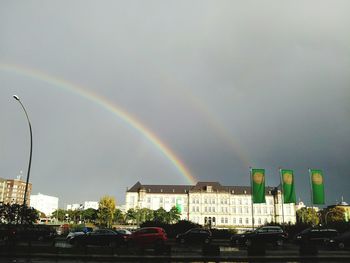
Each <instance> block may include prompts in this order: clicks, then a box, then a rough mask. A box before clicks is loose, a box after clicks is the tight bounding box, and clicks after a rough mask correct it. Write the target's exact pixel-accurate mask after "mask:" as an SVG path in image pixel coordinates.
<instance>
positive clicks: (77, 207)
mask: <svg viewBox="0 0 350 263" xmlns="http://www.w3.org/2000/svg"><path fill="white" fill-rule="evenodd" d="M89 208H92V209H96V210H97V209H98V202H97V201H85V202H84V204H69V205H67V210H72V211H74V210H86V209H89Z"/></svg>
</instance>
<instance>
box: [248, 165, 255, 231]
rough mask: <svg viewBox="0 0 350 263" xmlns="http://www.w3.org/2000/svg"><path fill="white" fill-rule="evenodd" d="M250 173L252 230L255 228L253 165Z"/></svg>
mask: <svg viewBox="0 0 350 263" xmlns="http://www.w3.org/2000/svg"><path fill="white" fill-rule="evenodd" d="M249 173H250V196H251V199H252V230H254V202H253V180H252V167H249Z"/></svg>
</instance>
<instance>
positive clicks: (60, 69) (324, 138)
mask: <svg viewBox="0 0 350 263" xmlns="http://www.w3.org/2000/svg"><path fill="white" fill-rule="evenodd" d="M349 10H350V3H349V2H348V1H173V2H167V1H1V3H0V37H1V41H0V100H1V101H0V112H1V114H0V123H1V126H0V127H1V128H0V134H1V137H0V176H1V177H4V178H15V177H16V176H17V175H18V174H19V172H20V171H21V170H23V173H24V174H26V171H27V162H28V154H29V134H28V126H27V123H26V120H25V116H24V114H23V112H22V110H21V108H20V106H19V105H18V103H16V101H14V100H13V99H12V95H13V94H18V95H19V96H20V97H21V99H22V101H23V103H24V104H25V106H26V108H27V110H28V113H29V116H30V119H31V122H32V126H33V135H34V150H33V162H32V171H31V182H32V183H33V193H38V192H40V193H43V194H48V195H53V196H57V197H59V198H60V206H61V207H63V206H64V205H65V204H67V203H76V202H82V201H84V200H98V199H99V198H100V197H101V196H103V195H105V194H109V195H113V196H115V197H116V199H117V203H118V204H123V203H124V197H125V189H126V187H131V186H132V185H133V184H134V183H136V182H137V181H141V182H142V183H145V184H187V183H188V181H187V180H186V178H185V177H184V176H183V175H182V174H181V173H179V171H178V170H177V169H176V167H175V166H174V165H173V164H172V163H171V161H170V160H169V158H167V156H165V155H164V154H163V153H162V152H160V151H159V149H158V148H157V147H156V146H155V145H154V144H152V143H151V142H150V141H149V140H148V139H147V138H146V137H144V136H143V135H142V134H141V133H140V132H138V131H137V130H135V129H134V128H132V127H131V126H130V125H127V124H126V123H125V122H124V121H123V120H122V119H121V118H120V117H118V116H117V115H115V114H112V113H111V112H110V111H108V110H106V109H105V108H104V107H102V106H101V105H99V104H97V103H94V102H93V101H91V100H88V99H86V98H84V97H83V96H81V95H79V94H76V93H74V92H72V90H67V89H65V88H64V87H63V85H61V86H60V85H54V83H50V82H48V81H44V80H43V79H42V77H41V79H40V77H39V76H40V74H42V75H43V74H46V76H51V78H52V79H56V80H57V79H59V80H61V83H63V82H69V83H72V85H75V86H79V87H81V88H82V89H84V90H85V91H87V92H93V93H94V94H97V95H98V96H100V97H101V98H106V99H108V100H109V101H110V102H111V103H113V104H114V105H115V106H117V107H119V108H121V109H122V110H123V111H125V112H126V113H127V114H130V116H133V118H135V119H137V120H138V121H140V122H141V123H142V124H143V125H144V126H145V127H146V128H147V129H149V130H150V131H152V132H153V133H154V134H155V135H156V136H157V138H158V139H159V140H161V141H162V142H163V143H164V144H165V145H166V146H167V147H168V148H169V149H171V150H172V151H173V152H174V153H175V154H176V156H177V157H178V158H179V159H180V160H182V162H183V163H184V164H185V165H186V167H187V168H188V169H189V171H190V172H191V174H192V175H193V176H194V177H195V178H196V179H197V180H198V181H219V182H221V183H222V184H224V185H248V184H249V169H248V167H249V166H252V167H256V168H265V169H266V177H267V178H266V180H267V184H268V185H276V184H278V182H279V177H278V168H279V167H284V168H289V169H294V171H295V176H296V189H297V197H300V198H301V200H303V201H305V202H306V203H308V202H309V201H310V190H309V188H308V186H309V179H308V174H307V169H308V168H309V167H311V168H319V169H322V170H323V171H324V174H325V182H326V199H327V203H328V204H332V203H334V202H336V200H338V201H339V200H340V198H341V196H344V199H345V201H350V191H349V187H350V177H349V176H350V174H349V171H350V163H349V156H350V137H349V135H350V120H349V117H350V34H349V32H350V16H349V15H348V11H349ZM25 72H27V74H25ZM28 72H31V73H32V75H33V76H30V74H28ZM39 72H41V73H40V74H39ZM35 74H37V75H36V76H34V75H35ZM42 75H41V76H42Z"/></svg>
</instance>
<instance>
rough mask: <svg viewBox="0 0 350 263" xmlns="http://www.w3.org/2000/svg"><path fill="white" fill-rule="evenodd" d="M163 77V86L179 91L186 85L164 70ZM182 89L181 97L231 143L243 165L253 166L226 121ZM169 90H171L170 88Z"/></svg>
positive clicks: (228, 143)
mask: <svg viewBox="0 0 350 263" xmlns="http://www.w3.org/2000/svg"><path fill="white" fill-rule="evenodd" d="M161 77H162V79H163V81H164V82H165V85H163V88H168V89H169V87H171V86H174V89H173V90H177V91H178V90H179V88H178V87H181V86H184V85H183V84H182V83H180V82H179V81H177V80H176V79H174V77H173V76H168V75H167V74H166V73H164V72H163V74H162V75H161ZM168 80H169V81H168ZM181 91H182V94H180V99H181V100H186V101H187V103H188V105H190V106H191V107H192V108H193V109H194V110H196V111H197V112H198V113H200V114H201V115H202V116H204V120H206V121H207V123H208V124H209V125H210V127H211V128H212V129H213V130H215V132H216V134H217V135H218V137H219V138H220V139H222V140H223V141H225V143H226V144H227V145H229V146H230V147H231V149H233V151H234V153H235V154H236V155H237V157H238V158H239V160H240V161H241V163H242V164H243V166H244V167H245V168H249V167H250V166H252V164H253V162H252V159H251V158H250V156H249V155H248V154H247V152H246V151H245V149H244V147H243V146H242V145H241V144H240V143H239V140H237V139H236V136H234V134H232V132H230V131H229V130H228V129H227V128H226V127H225V125H224V123H223V122H222V121H221V120H220V119H219V118H218V117H217V116H216V115H215V114H213V111H212V110H210V108H208V105H207V104H204V103H203V101H202V100H201V99H199V96H197V95H195V94H193V93H192V92H191V89H189V88H186V87H184V88H182V89H181ZM169 92H171V90H170V89H169ZM172 95H173V96H175V95H178V94H176V93H173V94H172Z"/></svg>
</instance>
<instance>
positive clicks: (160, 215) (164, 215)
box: [154, 207, 170, 223]
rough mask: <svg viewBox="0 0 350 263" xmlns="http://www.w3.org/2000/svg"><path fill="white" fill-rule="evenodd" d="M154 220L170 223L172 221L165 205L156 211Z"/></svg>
mask: <svg viewBox="0 0 350 263" xmlns="http://www.w3.org/2000/svg"><path fill="white" fill-rule="evenodd" d="M154 220H155V221H157V222H160V223H168V222H169V221H170V220H169V214H168V212H167V211H166V210H165V209H164V208H163V207H161V208H159V209H157V210H155V211H154Z"/></svg>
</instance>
